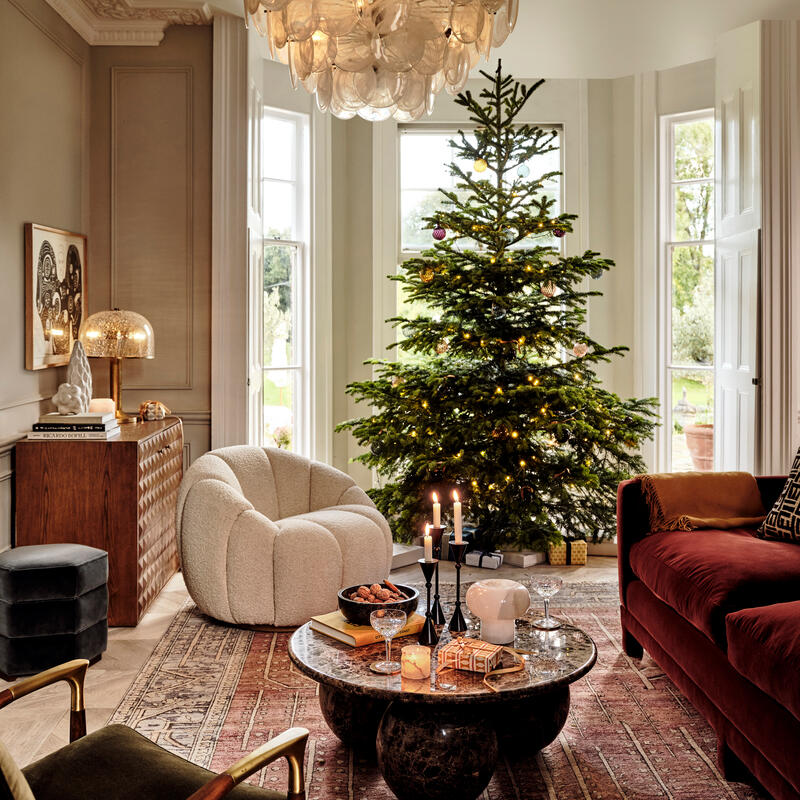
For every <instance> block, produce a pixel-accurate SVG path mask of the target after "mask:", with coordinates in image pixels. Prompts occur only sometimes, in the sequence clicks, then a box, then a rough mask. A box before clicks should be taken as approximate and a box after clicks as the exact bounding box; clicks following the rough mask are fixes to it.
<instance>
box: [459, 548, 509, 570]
mask: <svg viewBox="0 0 800 800" xmlns="http://www.w3.org/2000/svg"><path fill="white" fill-rule="evenodd" d="M466 562H467V564H468V565H469V566H470V567H486V568H487V569H497V568H498V567H499V566H500V565H501V564H502V563H503V554H502V553H500V552H498V551H497V550H491V551H490V550H473V551H472V552H471V553H467V558H466Z"/></svg>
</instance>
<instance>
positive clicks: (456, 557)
mask: <svg viewBox="0 0 800 800" xmlns="http://www.w3.org/2000/svg"><path fill="white" fill-rule="evenodd" d="M450 550H451V551H452V553H453V562H454V563H455V567H456V610H455V611H454V612H453V617H452V619H451V620H450V624H449V625H448V628H449V630H450V632H451V633H464V631H466V630H467V621H466V620H465V619H464V615H463V614H462V613H461V562H462V561H463V559H464V553H465V552H466V551H467V543H466V542H461V544H454V543H453V542H450Z"/></svg>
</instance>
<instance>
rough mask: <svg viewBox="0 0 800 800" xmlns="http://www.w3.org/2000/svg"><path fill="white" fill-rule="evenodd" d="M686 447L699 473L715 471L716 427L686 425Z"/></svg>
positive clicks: (711, 425)
mask: <svg viewBox="0 0 800 800" xmlns="http://www.w3.org/2000/svg"><path fill="white" fill-rule="evenodd" d="M683 432H684V433H685V434H686V446H687V447H688V448H689V454H690V455H691V457H692V464H694V468H695V469H696V470H697V471H698V472H712V471H713V470H714V425H713V424H709V425H686V426H685V427H684V429H683Z"/></svg>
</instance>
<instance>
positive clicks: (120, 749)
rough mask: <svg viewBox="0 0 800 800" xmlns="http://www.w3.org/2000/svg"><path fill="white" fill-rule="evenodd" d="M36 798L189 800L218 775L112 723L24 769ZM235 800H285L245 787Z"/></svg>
mask: <svg viewBox="0 0 800 800" xmlns="http://www.w3.org/2000/svg"><path fill="white" fill-rule="evenodd" d="M23 773H24V774H25V777H26V778H27V779H28V783H29V784H30V787H31V789H32V790H33V795H34V797H35V798H36V800H142V799H143V798H147V800H185V799H186V798H188V797H189V796H190V795H191V794H192V793H193V792H195V791H197V789H199V788H200V787H201V786H203V785H204V784H205V783H208V781H210V780H211V779H212V778H213V777H214V773H213V772H209V771H208V770H207V769H203V768H202V767H198V766H195V765H194V764H190V763H189V762H188V761H185V760H184V759H182V758H180V756H176V755H173V754H172V753H168V752H167V751H166V750H164V749H163V748H161V747H159V746H158V745H157V744H154V743H153V742H151V741H150V740H149V739H147V738H145V737H144V736H142V735H141V734H139V733H136V731H134V730H133V729H132V728H127V727H125V726H124V725H109V726H107V727H105V728H101V729H100V730H98V731H95V732H94V733H90V734H89V735H88V736H84V737H83V738H82V739H78V740H77V741H75V742H72V744H69V745H67V746H66V747H62V748H61V749H60V750H57V751H56V752H55V753H51V754H50V755H49V756H45V757H44V758H43V759H41V760H40V761H37V762H35V763H34V764H31V765H30V766H28V767H26V768H25V769H24V770H23ZM227 797H229V798H230V800H285V798H286V795H285V794H279V793H277V792H272V791H267V790H265V789H259V788H258V787H256V786H251V785H248V784H242V785H241V786H237V787H236V788H235V789H234V790H233V791H232V792H231V793H230V794H228V795H227Z"/></svg>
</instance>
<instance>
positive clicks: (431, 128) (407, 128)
mask: <svg viewBox="0 0 800 800" xmlns="http://www.w3.org/2000/svg"><path fill="white" fill-rule="evenodd" d="M527 124H531V125H538V126H539V127H540V128H542V129H543V130H550V129H557V130H558V131H559V154H558V156H559V171H560V172H561V173H562V175H561V180H560V184H559V186H560V191H559V194H560V197H559V207H560V208H561V209H563V208H564V194H565V183H566V168H565V163H566V158H565V154H564V140H565V131H564V124H563V123H560V122H548V123H544V122H536V123H527ZM477 127H478V126H477V125H476V124H475V123H467V124H464V123H456V122H453V123H448V122H405V123H401V124H398V125H397V200H396V203H397V221H396V233H397V243H396V249H397V266H398V267H399V266H400V264H402V263H403V262H404V261H406V260H407V259H409V258H416V257H418V256H419V255H420V253H421V252H423V251H422V250H406V249H403V202H402V196H403V182H402V167H403V153H402V145H401V142H402V139H403V136H409V135H410V136H420V135H425V134H427V133H439V134H450V135H451V137H452V138H453V139H455V138H456V136H457V135H458V132H459V131H464V133H469V132H470V131H472V130H474V129H475V128H477ZM437 188H441V187H437ZM431 244H433V242H431ZM558 244H559V249H560V250H561V254H562V255H564V252H565V244H566V243H565V241H564V240H563V239H561V240H560V241H559V243H558Z"/></svg>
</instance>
